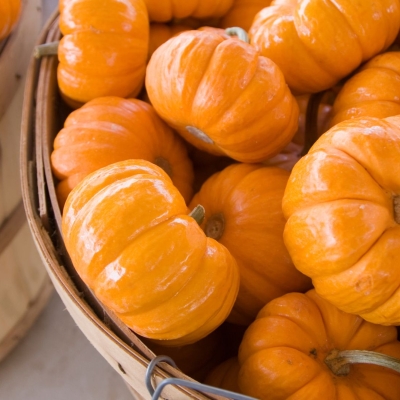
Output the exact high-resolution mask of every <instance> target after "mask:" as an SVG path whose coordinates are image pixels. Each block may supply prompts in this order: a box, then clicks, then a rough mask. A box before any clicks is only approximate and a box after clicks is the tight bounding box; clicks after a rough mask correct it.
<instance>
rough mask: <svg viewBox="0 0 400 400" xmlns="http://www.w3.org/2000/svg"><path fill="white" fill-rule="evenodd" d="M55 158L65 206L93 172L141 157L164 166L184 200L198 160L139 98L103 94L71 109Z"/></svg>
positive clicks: (56, 142) (53, 162) (60, 199)
mask: <svg viewBox="0 0 400 400" xmlns="http://www.w3.org/2000/svg"><path fill="white" fill-rule="evenodd" d="M53 146H54V149H53V152H52V153H51V157H50V161H51V167H52V171H53V174H54V175H55V177H56V178H57V180H58V183H57V186H56V193H57V198H58V202H59V205H60V208H61V210H62V208H63V206H64V203H65V201H66V199H67V196H68V194H69V193H70V192H71V190H72V189H73V188H74V187H75V186H76V185H77V184H78V183H79V182H80V181H81V180H82V179H83V178H84V177H85V176H86V175H88V174H89V173H91V172H93V171H95V170H97V169H99V168H102V167H105V166H106V165H109V164H112V163H114V162H117V161H122V160H127V159H132V158H140V159H144V160H147V161H150V162H152V163H154V164H156V165H158V166H159V167H161V168H162V169H163V170H164V171H165V172H166V173H167V174H168V175H169V176H170V178H171V179H172V181H173V183H174V185H175V186H176V187H177V188H178V190H179V191H180V192H181V194H182V196H183V197H184V198H185V201H187V202H188V201H190V199H191V197H192V192H193V188H192V185H193V180H194V173H193V166H192V162H191V160H190V158H189V156H188V152H187V148H186V145H185V143H184V142H183V140H182V139H181V138H180V137H179V135H177V134H176V133H175V132H174V131H173V130H172V129H171V128H170V127H169V126H168V125H167V124H166V123H165V122H164V121H162V120H161V118H160V117H159V116H158V115H157V114H156V112H155V111H154V109H153V107H152V106H151V105H150V104H148V103H146V102H144V101H141V100H138V99H123V98H120V97H112V96H109V97H100V98H97V99H94V100H92V101H90V102H88V103H86V104H85V105H84V106H82V107H81V108H79V109H77V110H75V111H73V112H72V113H70V114H69V116H68V117H67V119H66V120H65V122H64V127H63V128H62V129H61V130H60V132H58V134H57V136H56V137H55V139H54V145H53Z"/></svg>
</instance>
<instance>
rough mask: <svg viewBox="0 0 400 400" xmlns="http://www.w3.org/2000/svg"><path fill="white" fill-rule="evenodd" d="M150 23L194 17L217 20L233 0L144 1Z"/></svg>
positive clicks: (226, 10)
mask: <svg viewBox="0 0 400 400" xmlns="http://www.w3.org/2000/svg"><path fill="white" fill-rule="evenodd" d="M144 1H145V3H146V7H147V9H148V12H149V18H150V21H156V22H167V21H171V20H173V19H176V18H178V19H182V18H187V17H194V18H198V19H205V18H219V17H222V16H223V15H224V14H226V13H227V12H228V10H229V8H230V7H231V6H232V3H233V0H163V1H159V0H144Z"/></svg>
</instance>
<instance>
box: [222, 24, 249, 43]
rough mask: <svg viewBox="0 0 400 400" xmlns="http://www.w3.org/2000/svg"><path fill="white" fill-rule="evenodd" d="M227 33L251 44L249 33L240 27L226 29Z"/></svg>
mask: <svg viewBox="0 0 400 400" xmlns="http://www.w3.org/2000/svg"><path fill="white" fill-rule="evenodd" d="M225 33H226V34H227V35H229V36H236V37H238V38H239V39H240V40H243V42H246V43H250V39H249V35H248V34H247V32H246V31H245V30H244V29H242V28H239V27H238V26H233V27H231V28H226V29H225Z"/></svg>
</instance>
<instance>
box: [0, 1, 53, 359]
mask: <svg viewBox="0 0 400 400" xmlns="http://www.w3.org/2000/svg"><path fill="white" fill-rule="evenodd" d="M41 25H42V13H41V0H23V1H22V13H21V16H20V19H19V22H18V24H17V26H16V27H15V29H14V30H13V32H12V33H11V35H10V37H9V38H8V39H7V40H6V43H5V45H4V47H3V48H2V51H1V53H0V274H1V279H0V360H1V359H3V358H4V357H5V356H6V355H7V354H8V353H9V352H10V351H11V350H12V349H13V348H14V346H16V345H17V344H18V342H19V341H20V340H21V338H22V337H23V336H24V335H25V334H26V332H27V331H28V330H29V329H30V327H31V326H32V324H33V323H34V321H35V319H36V318H37V316H38V315H39V313H40V312H41V310H42V309H43V307H44V306H45V304H46V303H47V301H48V298H49V296H50V294H51V291H52V285H51V282H50V279H49V277H48V276H47V273H46V270H45V269H44V267H43V264H42V261H41V259H40V257H39V255H38V253H37V249H36V247H35V244H34V242H33V240H32V237H31V235H30V232H29V229H28V225H27V222H26V217H25V212H24V208H23V204H22V195H21V184H20V177H19V144H20V124H21V118H22V103H23V95H24V85H25V79H26V75H27V69H28V64H29V60H30V57H31V54H32V50H33V46H34V44H35V42H36V38H37V36H38V34H39V32H40V29H41Z"/></svg>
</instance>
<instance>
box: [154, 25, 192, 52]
mask: <svg viewBox="0 0 400 400" xmlns="http://www.w3.org/2000/svg"><path fill="white" fill-rule="evenodd" d="M190 29H192V28H191V27H190V26H189V25H184V24H163V23H160V22H153V23H151V24H150V36H149V55H148V59H150V57H151V56H152V54H153V53H154V51H155V50H156V49H158V48H159V47H160V46H161V45H162V44H163V43H165V42H166V41H167V40H168V39H171V38H172V37H173V36H175V35H177V34H179V33H181V32H183V31H188V30H190Z"/></svg>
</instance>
